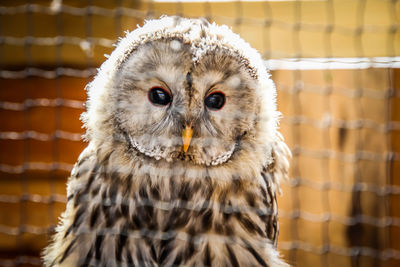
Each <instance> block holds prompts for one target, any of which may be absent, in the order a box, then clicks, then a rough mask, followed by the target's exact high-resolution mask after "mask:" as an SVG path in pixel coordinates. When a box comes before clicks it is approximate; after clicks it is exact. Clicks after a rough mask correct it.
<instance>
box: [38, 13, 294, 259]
mask: <svg viewBox="0 0 400 267" xmlns="http://www.w3.org/2000/svg"><path fill="white" fill-rule="evenodd" d="M154 86H156V87H163V88H164V87H165V89H166V90H167V91H168V92H170V93H171V95H172V102H171V103H170V104H169V105H166V106H163V107H160V106H154V105H152V104H151V103H150V102H149V100H148V98H147V94H148V91H149V88H153V87H154ZM87 90H88V96H89V99H88V103H87V111H86V113H84V114H83V115H82V120H83V122H84V125H85V127H86V130H87V134H86V139H87V141H88V142H89V144H88V147H87V148H86V149H85V150H84V151H83V152H82V154H81V155H80V157H79V159H78V162H77V163H76V165H75V167H74V169H73V171H72V173H71V177H70V178H69V181H68V190H67V191H68V192H67V194H68V203H67V207H66V211H65V212H64V213H63V215H62V218H61V223H60V225H59V226H58V228H57V229H56V231H57V233H56V235H55V236H54V240H53V242H52V243H51V244H50V245H49V247H47V248H46V250H45V252H44V260H45V264H46V266H77V265H85V264H86V265H96V266H97V265H100V264H101V265H107V266H114V265H122V266H158V265H163V266H164V265H166V266H175V265H190V266H192V265H193V266H210V265H212V266H221V265H231V266H286V264H285V263H284V262H283V261H282V260H281V259H280V258H279V254H278V252H277V251H276V248H275V246H276V241H277V235H278V224H277V204H276V192H277V191H278V190H279V181H280V180H281V179H284V178H285V177H286V176H287V172H288V167H289V163H288V157H289V155H290V152H289V150H288V149H287V147H286V145H285V144H284V142H283V139H282V137H281V135H280V134H279V132H278V130H277V129H278V118H279V112H277V111H276V103H275V102H276V99H275V98H276V91H275V87H274V84H273V82H272V81H271V79H270V78H269V74H268V72H267V71H266V69H265V67H264V65H263V62H262V59H261V57H260V55H259V54H258V53H257V51H256V50H254V49H253V48H251V47H250V45H249V44H247V43H246V42H245V41H243V40H242V39H241V38H240V37H239V36H238V35H236V34H234V33H233V32H232V31H231V30H230V29H228V27H226V26H217V25H216V24H209V23H208V22H206V21H204V20H197V19H183V18H179V17H162V18H161V19H159V20H152V21H148V22H146V24H145V25H144V26H143V27H142V28H138V29H136V30H135V31H133V32H131V33H128V34H127V35H126V37H125V38H123V39H121V40H120V41H119V43H118V45H117V46H116V49H115V50H114V52H113V53H112V54H111V55H110V57H109V58H108V59H107V60H106V61H105V63H104V64H103V65H102V66H101V67H100V69H99V71H98V74H97V75H96V77H95V79H94V80H93V82H91V83H90V84H89V85H88V86H87ZM215 91H218V92H223V93H224V95H225V96H226V104H225V105H224V107H223V108H221V110H217V111H213V110H208V109H207V107H205V105H204V99H205V97H206V96H207V95H209V94H210V93H211V92H215ZM188 122H190V123H192V124H193V131H194V136H193V139H192V141H191V144H190V147H189V150H188V151H187V153H185V152H184V151H183V148H182V140H181V136H180V134H181V131H182V127H183V126H184V125H185V123H186V124H187V123H188Z"/></svg>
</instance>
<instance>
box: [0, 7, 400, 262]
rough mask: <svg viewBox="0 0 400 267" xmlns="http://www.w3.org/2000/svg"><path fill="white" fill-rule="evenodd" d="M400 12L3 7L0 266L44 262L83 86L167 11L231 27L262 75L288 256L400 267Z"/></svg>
mask: <svg viewBox="0 0 400 267" xmlns="http://www.w3.org/2000/svg"><path fill="white" fill-rule="evenodd" d="M399 9H400V8H399V3H398V1H395V0H391V1H389V0H387V1H377V0H351V1H342V0H327V1H300V0H298V1H264V2H252V1H232V2H218V1H201V2H200V1H172V0H171V1H126V0H115V1H90V0H88V1H77V0H75V1H74V0H64V1H62V0H53V1H45V0H43V1H2V2H1V4H0V14H1V15H0V65H1V70H0V79H1V90H0V113H1V121H2V123H1V126H0V143H1V147H2V149H1V152H0V173H1V178H0V183H1V186H0V210H1V213H0V214H1V215H0V266H38V265H41V264H42V262H41V260H40V257H39V253H40V251H41V249H42V248H43V247H44V246H45V245H46V244H47V242H48V238H49V236H50V235H51V234H52V233H53V232H54V227H55V225H56V224H57V221H58V219H57V218H58V216H59V215H60V213H61V212H62V211H63V210H64V207H65V203H66V196H65V182H66V179H67V177H68V174H69V172H70V170H71V169H72V166H73V164H74V162H75V161H76V159H77V156H78V155H79V153H80V151H81V150H82V149H83V148H84V147H85V144H84V143H83V142H82V140H81V134H82V129H81V128H80V126H81V125H80V122H79V114H80V113H81V112H83V111H84V105H83V104H84V101H85V98H86V96H85V92H84V86H85V84H86V83H87V82H88V81H90V80H91V79H92V77H93V75H94V74H95V73H96V68H97V67H98V66H99V65H100V64H101V62H102V61H104V60H105V59H104V57H103V54H104V53H110V52H111V51H112V48H113V47H112V45H113V43H115V41H116V39H117V37H118V36H123V32H124V31H126V30H133V29H134V28H135V26H136V24H142V23H143V20H144V19H150V18H157V17H159V16H160V15H163V14H168V15H174V14H175V15H181V16H186V17H199V16H202V17H205V18H207V19H208V20H209V21H216V22H217V23H218V24H227V25H229V26H231V27H232V28H233V30H234V31H235V32H237V33H239V34H240V35H241V36H242V37H243V38H244V39H246V40H247V41H249V42H250V44H251V45H252V46H254V47H255V48H257V49H258V50H259V51H260V53H261V54H262V55H263V57H264V59H265V64H266V66H267V67H268V68H269V69H270V70H271V73H272V78H273V80H274V81H275V83H276V86H277V90H278V104H279V110H280V111H281V112H282V113H283V119H282V122H281V130H282V132H283V135H284V137H285V139H286V141H287V143H288V144H289V146H290V148H291V150H292V153H293V159H292V161H291V172H290V179H289V180H288V181H284V182H283V185H282V189H283V195H282V196H281V197H279V199H278V205H279V218H280V238H279V241H278V249H279V250H280V251H281V252H282V253H283V256H284V258H285V260H286V261H288V262H289V263H291V264H293V265H295V266H306V265H310V264H314V265H318V266H338V265H340V266H397V265H398V264H400V243H399V241H398V240H399V239H400V217H399V216H400V172H399V170H400V145H399V144H400V143H399V140H400V115H399V114H400V78H399V77H400V71H399V67H400V58H399V50H398V49H399V47H400V46H399V43H400V37H399V35H400V34H399V30H398V28H399V16H398V14H399ZM346 12H347V13H346ZM313 16H315V17H317V18H316V19H315V20H314V21H313V20H312V19H310V17H313ZM349 17H350V18H349ZM343 18H347V19H348V22H346V23H344V22H343Z"/></svg>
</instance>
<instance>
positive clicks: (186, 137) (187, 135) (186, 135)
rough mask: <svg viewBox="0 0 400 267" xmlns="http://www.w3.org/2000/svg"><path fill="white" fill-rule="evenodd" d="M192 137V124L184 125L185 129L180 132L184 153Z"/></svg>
mask: <svg viewBox="0 0 400 267" xmlns="http://www.w3.org/2000/svg"><path fill="white" fill-rule="evenodd" d="M192 136H193V129H192V124H191V123H190V125H186V127H185V129H183V131H182V140H183V151H185V153H186V151H187V150H188V149H189V145H190V141H191V140H192Z"/></svg>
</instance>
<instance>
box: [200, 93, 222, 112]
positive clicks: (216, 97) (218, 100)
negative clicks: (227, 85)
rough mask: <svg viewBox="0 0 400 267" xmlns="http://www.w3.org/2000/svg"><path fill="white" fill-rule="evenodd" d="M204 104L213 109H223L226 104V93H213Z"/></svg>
mask: <svg viewBox="0 0 400 267" xmlns="http://www.w3.org/2000/svg"><path fill="white" fill-rule="evenodd" d="M204 104H205V105H206V106H207V107H208V108H210V109H213V110H218V109H221V108H222V107H223V106H224V105H225V95H224V94H223V93H222V92H215V93H211V94H210V95H208V96H207V97H206V99H205V100H204Z"/></svg>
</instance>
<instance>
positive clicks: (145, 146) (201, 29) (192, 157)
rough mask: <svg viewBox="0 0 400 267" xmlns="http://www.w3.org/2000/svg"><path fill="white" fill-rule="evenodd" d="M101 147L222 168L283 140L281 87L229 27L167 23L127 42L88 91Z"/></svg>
mask: <svg viewBox="0 0 400 267" xmlns="http://www.w3.org/2000/svg"><path fill="white" fill-rule="evenodd" d="M87 88H88V95H89V100H88V103H87V112H86V113H84V114H83V121H84V124H85V127H86V129H87V135H86V137H87V139H88V140H89V141H90V142H94V143H96V144H99V145H100V144H102V143H112V142H114V143H115V142H117V143H123V144H125V147H126V149H127V151H130V153H133V154H134V155H135V156H136V157H145V158H149V159H152V160H155V161H165V162H171V163H174V162H178V161H179V162H182V161H183V162H188V163H192V164H195V165H205V166H217V165H223V164H226V163H227V162H235V161H237V160H240V159H241V157H243V156H244V155H249V154H256V155H260V157H264V159H265V160H267V159H268V155H269V154H270V153H271V144H272V143H273V142H275V141H276V138H277V123H278V117H279V113H278V112H277V111H276V103H275V102H276V101H275V93H276V92H275V87H274V84H273V82H272V81H271V79H270V78H269V74H268V72H267V70H266V68H265V66H264V64H263V61H262V59H261V56H260V55H259V53H258V52H257V51H256V50H255V49H253V48H252V47H250V45H249V44H248V43H246V42H245V41H244V40H243V39H241V38H240V37H239V35H237V34H235V33H233V32H232V31H231V30H230V29H229V28H228V27H227V26H218V25H216V24H210V23H208V22H207V21H205V20H202V19H184V18H180V17H161V18H160V19H157V20H150V21H147V22H146V23H145V24H144V26H143V27H140V28H138V29H136V30H134V31H132V32H129V33H127V35H126V36H125V37H124V38H122V39H120V40H119V42H118V44H117V45H116V48H115V50H114V51H113V52H112V54H111V55H110V56H109V58H108V59H107V60H106V61H105V62H104V63H103V65H102V66H101V67H100V69H99V72H98V74H97V76H96V77H95V79H94V80H93V82H91V83H90V84H89V85H88V87H87Z"/></svg>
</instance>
